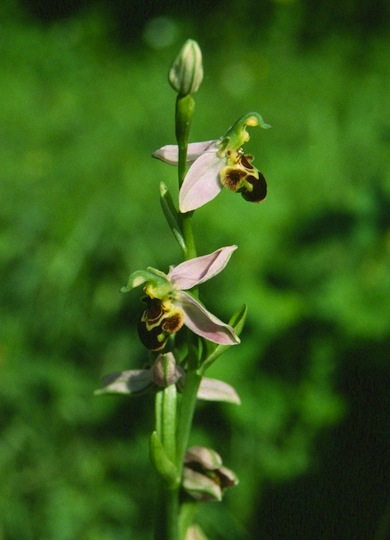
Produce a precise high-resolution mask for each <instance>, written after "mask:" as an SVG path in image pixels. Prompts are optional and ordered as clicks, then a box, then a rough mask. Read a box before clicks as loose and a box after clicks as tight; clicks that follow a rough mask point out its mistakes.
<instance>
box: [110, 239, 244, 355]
mask: <svg viewBox="0 0 390 540" xmlns="http://www.w3.org/2000/svg"><path fill="white" fill-rule="evenodd" d="M236 249H237V246H227V247H223V248H220V249H218V250H216V251H214V252H213V253H210V254H209V255H204V256H202V257H195V258H194V259H190V260H188V261H184V262H182V263H181V264H178V265H177V266H172V267H171V268H170V269H169V272H168V274H164V273H163V272H160V271H159V270H156V269H155V268H150V267H149V268H147V270H145V271H144V270H138V271H136V272H133V273H132V274H131V275H130V277H129V280H128V283H127V285H126V286H125V287H123V288H122V289H121V290H122V292H128V291H130V290H132V289H133V288H135V287H138V286H140V285H143V286H144V287H143V290H144V292H145V295H146V296H145V298H144V301H145V303H146V309H145V311H144V312H143V314H142V316H141V319H140V321H139V324H138V334H139V336H140V339H141V341H142V343H143V344H144V345H145V346H146V347H147V348H148V349H151V350H160V349H163V348H164V346H165V344H166V342H167V340H168V338H169V336H170V335H171V334H173V333H175V332H177V331H178V330H180V328H181V327H182V326H183V324H184V325H185V326H187V327H188V328H189V329H190V330H191V331H192V332H194V333H195V334H197V335H198V336H201V337H203V338H205V339H207V340H209V341H212V342H214V343H218V344H222V345H235V344H237V343H239V342H240V340H239V338H238V336H237V334H236V333H235V331H234V329H233V328H232V327H231V326H229V325H228V324H225V323H223V322H222V321H220V320H219V319H218V318H217V317H216V316H215V315H213V314H212V313H210V312H209V311H207V309H206V308H205V307H204V306H203V305H202V304H201V303H200V302H199V300H197V299H196V298H194V297H193V296H192V295H191V294H189V293H188V292H186V291H187V290H189V289H192V288H193V287H196V286H198V285H200V284H201V283H204V282H205V281H208V280H209V279H211V278H212V277H214V276H216V275H217V274H219V273H220V272H221V271H222V270H223V269H224V268H225V266H226V265H227V263H228V261H229V259H230V257H231V255H232V253H233V252H234V251H235V250H236Z"/></svg>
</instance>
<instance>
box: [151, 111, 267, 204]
mask: <svg viewBox="0 0 390 540" xmlns="http://www.w3.org/2000/svg"><path fill="white" fill-rule="evenodd" d="M247 126H261V127H262V128H264V129H268V128H269V127H271V126H270V125H269V124H266V123H265V122H264V120H263V119H262V117H261V116H260V115H259V114H258V113H255V112H252V113H248V114H246V115H244V116H242V117H241V118H240V119H239V120H237V122H236V123H235V124H234V125H233V126H232V127H231V128H230V129H229V130H228V132H227V133H226V134H225V135H224V136H223V137H221V138H220V139H218V140H211V141H205V142H196V143H191V144H189V145H188V152H187V163H188V164H189V165H190V168H189V170H188V172H187V174H186V176H185V178H184V181H183V184H182V186H181V189H180V193H179V208H180V212H182V213H184V212H190V211H192V210H195V209H196V208H199V207H200V206H203V205H204V204H206V203H208V202H209V201H211V200H212V199H214V198H215V197H216V196H217V195H218V193H219V192H220V191H221V190H222V188H223V187H226V188H227V189H229V190H231V191H236V192H238V193H241V195H242V196H243V197H244V199H245V200H247V201H250V202H260V201H262V200H263V199H265V197H266V195H267V184H266V181H265V178H264V176H263V174H262V173H261V172H260V171H259V170H258V169H256V167H254V166H253V165H252V163H251V162H252V161H253V156H250V155H246V154H245V153H244V151H243V149H242V146H243V144H244V143H245V142H247V141H249V134H248V132H247V131H246V128H247ZM153 157H155V158H157V159H161V160H162V161H165V162H166V163H169V164H170V165H176V164H177V162H178V147H177V146H175V145H167V146H163V147H162V148H160V149H159V150H157V151H156V152H154V154H153Z"/></svg>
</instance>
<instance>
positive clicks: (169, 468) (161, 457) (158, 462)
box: [149, 431, 180, 488]
mask: <svg viewBox="0 0 390 540" xmlns="http://www.w3.org/2000/svg"><path fill="white" fill-rule="evenodd" d="M149 448H150V459H151V461H152V463H153V465H154V467H155V469H156V471H157V472H158V474H159V475H160V476H161V477H162V478H163V479H164V480H165V482H167V483H168V484H169V486H170V487H172V488H174V487H176V486H177V485H178V484H179V482H180V479H179V478H178V471H177V468H176V465H175V464H174V463H173V462H172V461H171V460H170V459H169V458H168V456H167V454H166V452H165V449H164V447H163V445H162V443H161V441H160V439H159V437H158V435H157V433H156V431H153V433H152V434H151V436H150V447H149Z"/></svg>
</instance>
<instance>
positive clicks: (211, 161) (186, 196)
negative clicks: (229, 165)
mask: <svg viewBox="0 0 390 540" xmlns="http://www.w3.org/2000/svg"><path fill="white" fill-rule="evenodd" d="M224 165H225V163H224V159H223V158H221V157H219V156H218V154H217V153H216V152H206V153H204V154H202V155H201V156H200V157H199V158H198V159H197V160H196V161H195V162H194V163H193V164H192V165H191V167H190V169H189V171H188V172H187V174H186V177H185V178H184V182H183V185H182V186H181V189H180V193H179V208H180V212H182V213H184V212H190V211H191V210H195V209H196V208H199V207H200V206H203V205H204V204H206V203H208V202H209V201H211V200H212V199H214V197H216V196H217V195H218V193H219V192H220V191H221V189H222V184H221V182H220V179H219V171H220V170H221V169H222V168H223V167H224Z"/></svg>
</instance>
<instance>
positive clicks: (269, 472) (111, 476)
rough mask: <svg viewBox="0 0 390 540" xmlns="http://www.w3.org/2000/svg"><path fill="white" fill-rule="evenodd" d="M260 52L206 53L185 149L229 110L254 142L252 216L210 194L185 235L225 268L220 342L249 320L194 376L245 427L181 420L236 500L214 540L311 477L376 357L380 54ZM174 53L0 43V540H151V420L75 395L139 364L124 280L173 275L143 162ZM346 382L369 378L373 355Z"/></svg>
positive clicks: (96, 24)
mask: <svg viewBox="0 0 390 540" xmlns="http://www.w3.org/2000/svg"><path fill="white" fill-rule="evenodd" d="M275 28H276V26H275ZM270 35H271V37H270V39H269V40H268V42H267V43H263V42H262V41H261V40H260V38H259V40H258V41H254V42H252V44H251V48H250V49H248V50H247V49H246V48H244V47H245V44H243V45H242V46H241V47H240V46H237V44H236V43H235V42H234V49H231V50H230V51H229V56H228V57H227V56H226V48H225V47H223V48H221V50H207V49H205V50H203V55H204V59H205V68H206V79H205V81H204V84H203V86H202V88H201V90H200V92H199V95H197V105H196V106H197V109H196V115H195V123H194V131H193V133H192V134H191V139H192V140H207V139H210V138H213V137H218V136H220V135H221V134H223V133H224V132H226V129H227V128H228V126H229V125H230V124H231V123H233V122H234V121H235V119H237V118H238V117H239V116H240V115H241V114H243V113H245V112H246V111H247V110H259V111H260V112H261V113H262V114H263V115H264V118H265V119H266V120H267V121H269V122H270V124H271V125H272V130H269V131H267V132H263V131H262V130H256V131H254V130H253V131H252V132H251V135H252V137H251V141H250V143H248V147H250V151H251V152H253V154H254V155H255V165H256V166H257V167H258V168H259V169H260V170H261V171H262V172H263V173H264V175H265V177H266V178H267V180H268V184H269V196H268V198H267V199H266V201H265V202H264V203H262V204H261V205H260V206H259V205H250V204H248V203H246V202H245V201H243V200H242V198H241V197H239V196H235V195H234V194H232V193H228V192H223V193H222V194H221V196H220V197H218V199H217V200H216V201H215V203H213V205H209V206H206V207H205V208H202V209H200V210H199V211H198V212H197V214H196V216H195V221H196V227H197V230H196V234H197V235H198V237H199V238H201V241H200V244H199V248H200V250H202V253H209V252H211V251H213V250H214V249H216V248H218V247H220V246H222V245H227V244H230V243H238V244H239V246H240V249H239V250H238V251H237V253H236V254H235V255H234V257H233V258H232V261H231V263H230V264H229V269H228V271H226V272H225V273H224V274H223V275H222V276H221V277H219V278H218V279H216V280H213V283H212V284H211V285H209V284H205V287H204V293H205V297H206V295H207V305H208V307H209V308H210V310H211V311H212V312H214V313H216V314H217V315H218V316H220V317H221V318H223V319H224V320H228V319H229V318H230V316H231V314H232V313H234V312H235V311H236V310H237V309H238V308H239V306H240V305H242V303H243V302H244V301H245V302H246V303H247V304H248V316H247V324H246V326H245V328H244V330H243V332H242V334H241V338H242V344H241V345H240V346H239V347H238V348H233V349H232V350H231V351H229V352H228V353H226V355H224V356H223V358H221V359H219V360H218V361H217V362H216V363H215V364H214V365H213V367H212V369H210V372H209V373H208V375H209V374H210V376H212V377H216V378H221V379H223V380H226V381H227V382H229V383H230V384H233V385H234V386H235V388H236V389H237V390H238V392H239V394H240V397H241V401H242V405H241V406H240V407H231V406H227V405H222V406H221V405H218V404H215V403H211V404H204V403H202V404H200V407H199V412H198V414H197V417H196V420H197V428H196V431H195V434H194V441H193V442H194V443H197V444H202V443H210V444H211V446H213V447H214V448H215V449H216V450H217V451H218V452H221V450H223V452H224V455H223V459H224V463H226V465H227V466H228V467H232V468H233V469H234V470H235V471H236V472H237V474H238V476H239V478H240V485H239V487H238V488H235V491H234V490H233V491H232V492H231V493H230V494H229V496H228V497H227V505H226V506H225V507H224V508H221V507H218V508H214V509H213V510H212V511H211V513H210V515H209V516H208V517H207V516H203V520H207V519H208V523H207V527H208V528H209V529H211V531H213V532H214V536H212V535H211V537H212V538H224V539H229V538H238V537H239V538H244V537H245V535H246V534H247V533H246V532H245V531H246V530H248V529H249V527H250V523H251V520H252V519H253V516H254V515H255V513H256V508H257V504H258V498H259V497H260V496H261V495H262V494H263V489H264V486H265V485H267V482H270V481H284V480H287V479H291V478H294V477H295V476H296V475H299V474H301V473H303V472H304V471H306V470H307V469H308V468H310V467H311V466H312V464H313V462H315V459H316V458H315V456H316V452H315V449H316V441H317V440H318V437H319V436H320V434H321V433H322V432H323V430H324V429H327V428H328V427H330V426H332V425H334V424H335V423H336V422H338V421H339V420H340V419H341V417H342V415H343V413H344V412H345V411H346V410H347V409H346V407H347V405H348V404H346V403H345V401H344V399H343V396H342V394H341V393H340V392H338V391H337V390H336V389H335V380H336V377H337V373H338V370H339V369H340V358H341V357H342V355H343V354H345V352H346V351H347V350H348V348H350V347H351V346H352V344H353V343H354V341H355V340H360V343H368V342H372V343H376V344H383V343H385V342H386V340H387V341H388V340H389V336H390V319H389V316H388V313H389V311H390V277H389V276H390V274H389V272H388V268H389V263H390V236H389V234H390V233H389V231H390V219H389V215H390V178H389V177H390V167H389V165H390V163H389V159H388V143H389V138H390V112H389V109H388V106H387V100H388V95H389V91H390V88H389V87H390V84H389V77H388V74H387V72H386V64H387V61H388V52H389V44H388V42H386V41H384V40H382V41H379V40H377V41H375V40H371V41H370V43H369V44H368V45H367V44H366V46H365V49H364V51H362V50H361V49H360V48H359V46H358V45H357V44H356V43H355V42H354V41H352V40H349V39H348V37H345V39H344V40H340V41H335V40H333V41H328V42H324V43H323V44H322V46H321V47H320V48H319V49H316V50H313V51H311V52H304V51H299V50H298V49H297V48H296V47H295V46H294V45H295V44H294V42H293V41H290V40H289V39H288V38H286V39H285V40H281V39H280V35H279V37H278V35H277V33H275V36H274V37H272V32H270ZM199 41H200V44H201V45H202V41H201V40H199ZM176 45H177V44H175V45H174V47H172V48H169V47H168V48H166V49H164V50H160V51H158V52H156V51H152V50H142V51H141V52H138V53H137V52H136V51H127V52H124V51H123V50H122V51H121V50H118V49H116V48H115V47H114V46H112V45H110V41H109V39H108V37H107V35H106V31H105V28H104V25H103V23H102V21H101V20H100V18H99V17H95V16H88V17H85V16H83V17H79V18H78V19H76V18H75V19H69V20H68V21H64V22H58V23H56V24H54V25H52V26H48V27H40V26H38V25H33V24H32V23H30V22H28V21H24V20H17V19H16V18H15V19H10V20H9V21H8V24H6V25H4V27H3V28H2V37H1V42H0V54H1V58H2V62H1V64H0V81H1V83H0V84H1V90H2V91H1V95H2V99H1V100H0V117H1V118H2V121H1V123H0V141H1V142H0V177H1V184H0V197H1V199H0V200H1V203H2V204H1V207H0V222H1V225H2V226H1V229H0V275H1V281H2V287H1V290H0V314H1V326H0V418H1V432H2V435H1V442H0V474H1V478H2V482H1V485H0V507H1V508H2V518H1V519H2V521H1V523H0V538H23V539H26V540H29V539H34V540H36V539H46V538H50V539H53V540H73V539H76V538H82V539H83V540H84V539H87V540H88V539H91V540H92V539H93V540H110V539H112V538H115V539H121V538H123V539H124V538H129V537H134V538H139V539H142V538H146V537H147V534H148V531H149V530H150V514H151V507H152V504H153V501H152V500H151V493H152V492H153V491H152V485H153V482H154V474H153V470H152V467H151V466H150V465H149V463H148V437H149V435H150V433H151V431H152V421H151V408H152V401H151V400H150V399H149V398H148V397H147V396H145V397H142V398H140V399H137V400H131V399H130V400H129V399H121V398H117V397H114V398H111V397H107V398H106V397H99V398H97V397H93V391H94V389H95V388H97V387H98V386H99V378H100V377H101V376H103V375H104V374H106V373H108V372H113V371H117V370H124V369H137V368H141V367H142V366H143V365H144V364H145V363H146V362H147V360H148V358H147V355H146V353H145V350H144V349H143V348H142V346H141V345H140V344H139V342H138V338H137V333H136V321H137V319H138V316H139V315H140V313H141V311H142V306H141V304H140V305H139V309H137V301H138V300H137V297H136V296H135V295H134V296H133V297H132V293H130V294H129V295H126V296H123V295H121V294H120V293H119V289H120V287H121V285H122V284H123V283H124V282H125V280H126V279H127V276H128V275H129V273H130V272H131V271H133V270H135V269H137V268H146V267H147V266H149V265H151V266H153V267H156V268H161V269H166V270H168V266H169V265H170V264H175V263H177V262H179V261H180V252H179V248H178V246H177V245H176V244H175V242H174V240H173V238H172V236H171V232H170V231H169V228H168V227H164V226H163V225H162V220H163V215H162V212H161V208H160V205H159V186H160V181H164V182H165V183H166V184H167V185H168V187H169V189H170V191H171V192H172V195H173V197H175V193H176V192H175V189H176V188H175V183H176V178H175V174H174V170H173V169H170V168H169V166H167V165H165V164H163V163H159V162H157V161H152V159H151V158H149V156H150V154H151V152H152V151H154V150H155V149H156V148H158V147H159V146H161V145H162V144H168V143H173V142H174V137H173V108H174V95H173V93H172V90H171V89H170V88H169V86H168V84H167V83H166V72H167V67H168V66H169V64H170V61H171V58H172V51H173V50H176V48H177V47H176ZM248 150H249V149H248ZM171 246H172V248H171ZM221 299H223V301H221ZM213 304H214V305H213ZM364 361H365V362H366V363H367V365H370V363H371V362H374V363H375V364H376V365H377V366H378V367H380V368H383V369H385V368H386V358H385V355H382V356H377V357H376V358H371V357H370V356H369V355H367V359H366V360H363V362H364ZM351 363H352V366H351V369H352V370H353V369H354V368H353V361H351ZM221 424H222V425H223V429H219V428H220V425H221ZM220 515H222V516H223V520H222V521H223V522H224V523H226V524H228V525H229V526H228V529H229V531H231V532H226V529H225V530H223V531H221V530H220V529H219V527H220V523H221V522H222V521H221V520H220V519H219V518H218V516H220ZM207 527H206V525H205V529H206V528H207ZM229 534H230V536H229ZM248 536H250V532H248Z"/></svg>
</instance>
